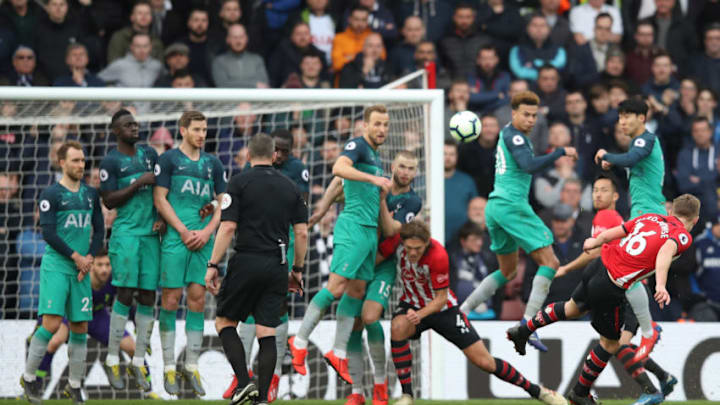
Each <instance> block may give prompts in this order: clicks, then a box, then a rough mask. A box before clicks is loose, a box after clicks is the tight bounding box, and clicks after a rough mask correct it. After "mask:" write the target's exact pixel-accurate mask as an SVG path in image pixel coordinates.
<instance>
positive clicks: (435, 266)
mask: <svg viewBox="0 0 720 405" xmlns="http://www.w3.org/2000/svg"><path fill="white" fill-rule="evenodd" d="M430 280H431V282H432V288H433V290H442V289H443V288H448V287H449V286H450V259H449V258H448V254H447V251H445V249H437V251H436V252H435V254H434V255H433V258H432V261H431V262H430Z"/></svg>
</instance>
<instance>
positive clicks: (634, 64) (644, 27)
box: [625, 20, 661, 86]
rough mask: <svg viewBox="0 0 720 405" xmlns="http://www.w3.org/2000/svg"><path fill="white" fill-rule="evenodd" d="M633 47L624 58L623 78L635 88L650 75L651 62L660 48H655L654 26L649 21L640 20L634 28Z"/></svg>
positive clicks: (643, 82)
mask: <svg viewBox="0 0 720 405" xmlns="http://www.w3.org/2000/svg"><path fill="white" fill-rule="evenodd" d="M633 38H634V39H635V41H634V42H635V47H634V48H632V49H631V50H629V51H628V53H627V57H626V65H627V66H626V68H625V77H627V78H628V79H630V80H632V81H633V83H634V84H635V85H636V86H642V85H643V84H645V83H646V82H647V81H648V80H650V77H651V75H652V62H653V59H654V58H655V55H657V54H658V53H659V52H661V50H660V48H658V47H657V46H655V26H654V25H653V23H652V21H650V20H641V21H639V22H638V24H637V27H635V34H634V36H633Z"/></svg>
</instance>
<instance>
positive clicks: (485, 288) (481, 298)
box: [460, 270, 508, 313]
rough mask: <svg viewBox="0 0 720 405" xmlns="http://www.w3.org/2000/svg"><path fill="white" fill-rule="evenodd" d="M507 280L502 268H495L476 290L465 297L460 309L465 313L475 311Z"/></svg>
mask: <svg viewBox="0 0 720 405" xmlns="http://www.w3.org/2000/svg"><path fill="white" fill-rule="evenodd" d="M507 282H508V279H507V278H505V276H503V274H502V272H501V271H500V270H495V271H494V272H492V273H490V275H489V276H487V277H485V278H484V279H483V280H482V281H481V282H480V285H479V286H478V287H477V288H476V289H475V291H473V292H472V293H471V294H470V295H469V296H468V297H467V298H466V299H465V302H463V303H462V306H460V310H462V311H463V312H464V313H468V312H470V311H473V310H474V309H475V308H477V307H479V306H480V304H482V303H484V302H486V301H487V300H489V299H490V298H491V297H492V296H493V295H495V291H497V290H498V289H499V288H502V287H503V286H504V285H505V284H507Z"/></svg>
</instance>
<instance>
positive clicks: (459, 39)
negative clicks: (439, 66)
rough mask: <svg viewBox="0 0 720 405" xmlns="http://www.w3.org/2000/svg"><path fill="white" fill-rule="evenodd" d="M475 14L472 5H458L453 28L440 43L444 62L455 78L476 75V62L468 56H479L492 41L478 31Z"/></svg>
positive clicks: (454, 14) (453, 18)
mask: <svg viewBox="0 0 720 405" xmlns="http://www.w3.org/2000/svg"><path fill="white" fill-rule="evenodd" d="M475 14H476V12H475V9H474V8H473V7H472V6H471V5H470V4H468V3H460V4H458V5H457V6H456V7H455V12H454V13H453V17H452V22H453V28H452V30H451V31H450V32H449V33H448V34H447V35H446V36H445V37H444V38H443V39H442V40H441V41H440V44H439V50H440V54H441V57H442V60H443V61H444V63H445V68H447V70H448V71H449V72H450V75H451V76H452V77H453V78H459V77H469V76H470V75H472V74H473V73H475V60H473V58H472V57H468V56H469V55H477V54H478V51H479V50H480V48H482V46H483V45H486V44H488V43H490V41H491V40H490V38H489V37H488V36H486V35H485V34H483V33H481V32H480V31H479V30H478V29H477V26H476V24H475Z"/></svg>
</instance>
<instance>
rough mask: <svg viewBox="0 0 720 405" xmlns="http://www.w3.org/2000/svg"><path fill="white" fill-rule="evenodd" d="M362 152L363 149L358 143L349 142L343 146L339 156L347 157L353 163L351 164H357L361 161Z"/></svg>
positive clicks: (355, 141) (354, 141)
mask: <svg viewBox="0 0 720 405" xmlns="http://www.w3.org/2000/svg"><path fill="white" fill-rule="evenodd" d="M364 150H365V148H364V147H363V145H362V144H361V143H360V142H358V141H357V140H350V141H349V142H348V143H346V144H345V147H344V148H343V151H342V153H340V156H347V157H349V158H350V160H352V161H353V163H357V162H359V161H360V160H361V159H362V157H363V154H364V153H365V152H364Z"/></svg>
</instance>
